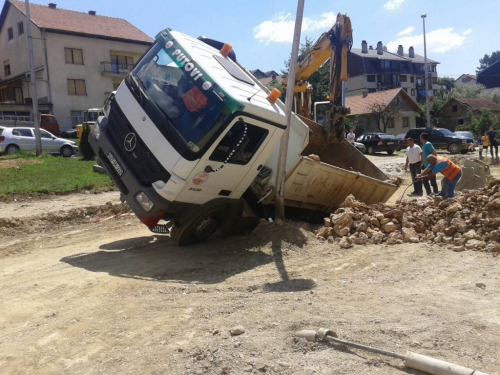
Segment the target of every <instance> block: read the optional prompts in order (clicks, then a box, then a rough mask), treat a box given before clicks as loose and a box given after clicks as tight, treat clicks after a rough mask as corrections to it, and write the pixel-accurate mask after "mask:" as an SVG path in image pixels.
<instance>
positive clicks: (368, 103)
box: [345, 88, 419, 116]
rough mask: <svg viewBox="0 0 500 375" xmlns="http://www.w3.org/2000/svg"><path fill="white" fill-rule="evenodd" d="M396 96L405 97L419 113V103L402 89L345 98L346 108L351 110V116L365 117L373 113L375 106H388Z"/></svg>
mask: <svg viewBox="0 0 500 375" xmlns="http://www.w3.org/2000/svg"><path fill="white" fill-rule="evenodd" d="M396 95H401V96H403V97H404V98H405V99H406V100H407V101H408V102H409V103H410V105H412V106H413V107H414V110H415V111H419V108H418V106H417V103H415V101H414V100H413V99H412V98H411V97H410V96H409V95H408V94H407V93H406V92H405V91H404V90H403V89H401V88H397V89H392V90H386V91H377V92H372V93H369V94H367V95H366V96H363V95H357V96H349V97H347V98H345V106H346V107H348V108H350V109H351V114H350V116H352V115H363V114H367V113H371V112H372V110H373V106H374V105H375V104H381V105H388V104H389V103H390V102H391V101H392V100H393V99H394V98H395V97H396Z"/></svg>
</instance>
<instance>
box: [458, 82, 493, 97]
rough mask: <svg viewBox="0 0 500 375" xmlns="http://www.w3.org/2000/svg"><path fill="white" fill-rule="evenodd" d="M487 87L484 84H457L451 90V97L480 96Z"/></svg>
mask: <svg viewBox="0 0 500 375" xmlns="http://www.w3.org/2000/svg"><path fill="white" fill-rule="evenodd" d="M485 89H486V87H484V86H483V85H480V84H477V85H468V86H466V85H462V84H457V85H455V87H454V88H453V89H451V91H450V95H449V97H450V98H479V97H480V96H481V94H482V93H483V91H484V90H485Z"/></svg>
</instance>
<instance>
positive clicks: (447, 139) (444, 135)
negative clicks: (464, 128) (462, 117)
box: [405, 128, 474, 154]
mask: <svg viewBox="0 0 500 375" xmlns="http://www.w3.org/2000/svg"><path fill="white" fill-rule="evenodd" d="M424 132H425V133H427V134H429V142H431V143H432V144H433V145H434V147H435V148H444V149H447V150H448V151H449V152H450V153H451V154H458V153H459V152H461V153H462V154H466V153H467V151H468V150H469V146H470V145H471V144H473V143H474V140H473V139H472V138H465V137H462V136H458V135H455V134H454V133H452V132H451V131H450V130H448V129H444V128H432V129H430V128H414V129H410V130H408V133H406V137H405V139H406V138H409V137H411V138H413V139H414V140H415V142H418V143H419V144H420V134H422V133H424Z"/></svg>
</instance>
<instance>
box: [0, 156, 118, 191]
mask: <svg viewBox="0 0 500 375" xmlns="http://www.w3.org/2000/svg"><path fill="white" fill-rule="evenodd" d="M42 155H43V156H39V157H36V156H29V157H20V158H19V157H18V158H17V159H18V164H17V165H18V167H19V168H11V169H0V181H2V183H1V184H0V196H5V195H8V194H14V193H36V192H39V193H47V192H48V193H51V192H55V193H66V192H71V191H77V190H83V189H86V190H87V189H98V190H110V189H113V183H112V181H111V180H110V179H109V177H108V176H107V175H103V174H100V173H95V172H93V170H92V165H93V164H94V162H92V161H81V160H78V159H75V158H63V157H61V156H52V155H48V154H42Z"/></svg>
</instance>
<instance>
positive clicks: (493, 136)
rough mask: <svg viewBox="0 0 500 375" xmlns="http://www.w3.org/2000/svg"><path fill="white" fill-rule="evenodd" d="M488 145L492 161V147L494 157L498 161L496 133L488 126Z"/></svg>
mask: <svg viewBox="0 0 500 375" xmlns="http://www.w3.org/2000/svg"><path fill="white" fill-rule="evenodd" d="M488 143H489V145H490V154H491V158H492V159H493V147H495V157H496V158H497V159H498V144H497V132H496V130H495V129H494V128H493V126H490V131H489V132H488Z"/></svg>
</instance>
